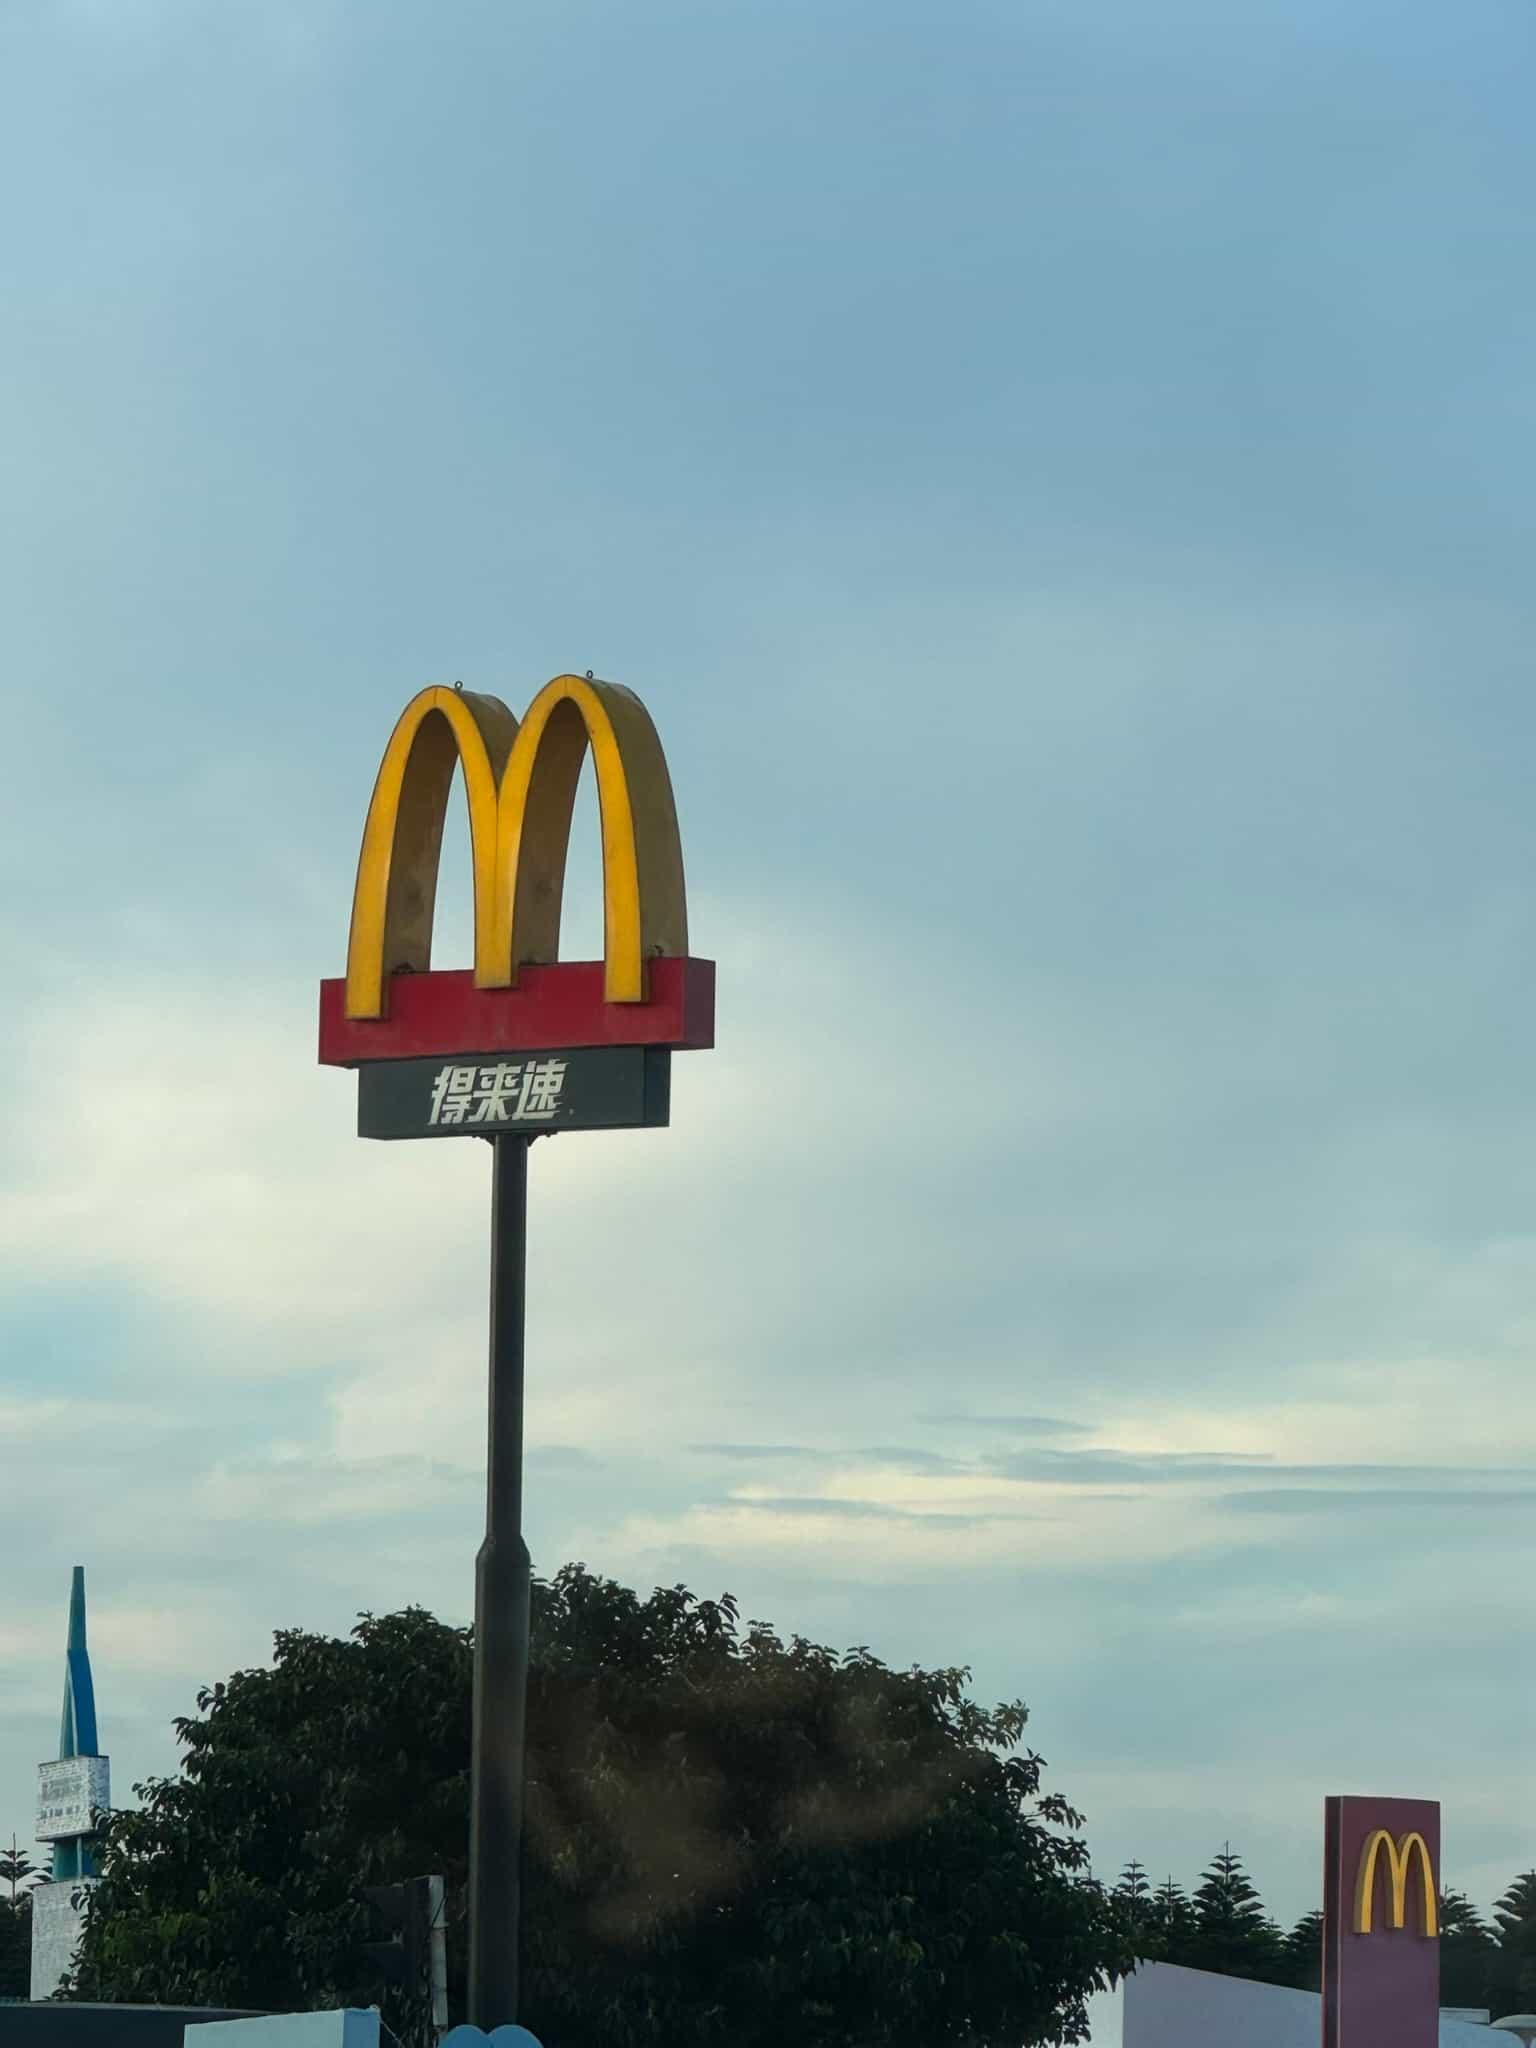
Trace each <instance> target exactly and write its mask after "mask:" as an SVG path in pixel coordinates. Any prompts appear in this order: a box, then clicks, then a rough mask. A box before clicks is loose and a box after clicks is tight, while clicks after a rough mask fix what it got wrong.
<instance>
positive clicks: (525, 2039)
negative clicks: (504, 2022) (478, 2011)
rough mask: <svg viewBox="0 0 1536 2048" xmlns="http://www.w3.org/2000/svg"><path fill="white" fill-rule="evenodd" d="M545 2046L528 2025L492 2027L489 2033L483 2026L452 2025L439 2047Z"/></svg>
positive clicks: (494, 2047) (522, 2047)
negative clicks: (487, 2044) (530, 2031)
mask: <svg viewBox="0 0 1536 2048" xmlns="http://www.w3.org/2000/svg"><path fill="white" fill-rule="evenodd" d="M487 2042H489V2043H490V2048H544V2044H543V2043H542V2042H541V2041H540V2039H539V2037H538V2035H537V2034H530V2033H529V2031H528V2029H527V2028H526V2027H492V2029H491V2031H490V2032H489V2033H487V2032H486V2031H485V2029H484V2028H483V2027H450V2028H449V2029H448V2031H447V2033H446V2034H444V2036H443V2038H442V2039H441V2041H439V2042H438V2044H437V2048H485V2044H486V2043H487Z"/></svg>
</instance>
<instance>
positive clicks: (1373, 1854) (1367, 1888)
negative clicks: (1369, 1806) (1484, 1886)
mask: <svg viewBox="0 0 1536 2048" xmlns="http://www.w3.org/2000/svg"><path fill="white" fill-rule="evenodd" d="M1383 1854H1385V1857H1386V1867H1387V1873H1388V1876H1389V1878H1390V1880H1391V1899H1392V1905H1391V1916H1390V1920H1389V1922H1388V1924H1389V1925H1390V1926H1392V1927H1403V1926H1406V1924H1407V1916H1408V1873H1409V1867H1410V1865H1411V1864H1413V1863H1415V1862H1416V1863H1417V1865H1418V1871H1419V1889H1420V1897H1421V1899H1422V1903H1423V1928H1422V1931H1423V1933H1424V1934H1425V1935H1426V1936H1428V1937H1429V1938H1430V1939H1431V1940H1433V1939H1434V1938H1435V1937H1436V1936H1437V1935H1438V1934H1439V1932H1440V1915H1439V1912H1438V1909H1437V1906H1436V1893H1435V1871H1434V1865H1433V1863H1432V1861H1431V1859H1430V1854H1429V1847H1428V1844H1427V1843H1426V1842H1425V1840H1424V1837H1423V1836H1422V1835H1421V1834H1420V1833H1419V1832H1418V1830H1417V1829H1413V1830H1412V1831H1411V1832H1409V1833H1408V1834H1405V1835H1399V1836H1398V1837H1397V1839H1396V1840H1395V1841H1394V1840H1393V1838H1392V1836H1391V1835H1390V1834H1389V1833H1388V1832H1387V1830H1386V1829H1385V1828H1376V1829H1374V1830H1373V1831H1372V1833H1370V1834H1369V1835H1367V1836H1366V1838H1365V1841H1364V1843H1363V1844H1362V1846H1361V1850H1360V1870H1359V1875H1358V1877H1357V1878H1356V1880H1355V1932H1356V1934H1370V1933H1372V1932H1373V1931H1374V1927H1375V1918H1374V1914H1375V1903H1376V1866H1377V1863H1378V1862H1379V1861H1380V1860H1381V1858H1382V1856H1383Z"/></svg>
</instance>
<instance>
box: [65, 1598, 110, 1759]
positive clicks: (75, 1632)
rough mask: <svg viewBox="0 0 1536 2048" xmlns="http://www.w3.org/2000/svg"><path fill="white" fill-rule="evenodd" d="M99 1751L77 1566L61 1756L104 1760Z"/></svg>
mask: <svg viewBox="0 0 1536 2048" xmlns="http://www.w3.org/2000/svg"><path fill="white" fill-rule="evenodd" d="M100 1754H101V1751H100V1750H99V1749H98V1748H97V1747H96V1688H95V1686H94V1685H92V1683H91V1656H90V1652H89V1651H88V1650H87V1649H86V1647H85V1566H84V1565H83V1564H77V1565H76V1566H75V1575H74V1579H73V1581H72V1582H71V1585H70V1589H69V1647H68V1649H67V1650H66V1651H65V1652H64V1718H63V1720H62V1721H61V1723H60V1724H59V1755H60V1756H61V1757H66V1756H100Z"/></svg>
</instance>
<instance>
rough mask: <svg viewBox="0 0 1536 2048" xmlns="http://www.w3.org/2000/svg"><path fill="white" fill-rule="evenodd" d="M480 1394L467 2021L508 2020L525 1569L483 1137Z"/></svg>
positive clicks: (516, 1173)
mask: <svg viewBox="0 0 1536 2048" xmlns="http://www.w3.org/2000/svg"><path fill="white" fill-rule="evenodd" d="M490 1142H491V1157H492V1161H493V1164H492V1168H491V1394H490V1432H489V1434H490V1446H489V1455H488V1458H487V1466H486V1494H485V1541H484V1543H482V1544H481V1546H480V1555H479V1557H478V1558H477V1559H476V1561H475V1703H474V1732H473V1736H472V1747H471V1752H470V1821H469V2020H470V2024H471V2025H472V2026H477V2027H483V2028H485V2030H486V2031H487V2032H489V2031H490V2030H491V2028H492V2027H499V2026H504V2025H507V2024H509V2023H510V2022H512V2021H514V2020H516V2018H517V1993H518V1968H517V1965H518V1907H519V1903H520V1892H521V1888H522V1870H521V1856H522V1835H523V1730H524V1722H525V1718H526V1712H527V1704H528V1602H529V1580H530V1576H531V1574H530V1568H529V1561H528V1546H527V1545H526V1543H524V1541H523V1530H522V1518H523V1321H524V1293H525V1280H526V1275H527V1265H528V1257H527V1253H528V1243H527V1236H528V1147H529V1145H530V1143H531V1142H532V1140H531V1139H528V1138H524V1137H512V1136H505V1137H503V1136H497V1137H495V1138H492V1139H491V1141H490Z"/></svg>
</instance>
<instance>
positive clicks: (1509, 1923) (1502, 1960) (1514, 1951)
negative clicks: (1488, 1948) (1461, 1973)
mask: <svg viewBox="0 0 1536 2048" xmlns="http://www.w3.org/2000/svg"><path fill="white" fill-rule="evenodd" d="M1493 1922H1494V1942H1495V1947H1494V1950H1493V1952H1492V1954H1491V1955H1490V1956H1489V1958H1488V1996H1487V1998H1486V1999H1479V2000H1477V2001H1476V2002H1477V2003H1478V2004H1487V2005H1491V2006H1492V2007H1493V2008H1494V2017H1495V2018H1497V2017H1498V2015H1499V2014H1500V2013H1506V2012H1516V2011H1519V2012H1530V2011H1531V2010H1532V2009H1533V2007H1536V1870H1527V1871H1525V1872H1524V1873H1523V1874H1522V1875H1521V1876H1519V1877H1517V1878H1516V1879H1515V1881H1514V1883H1513V1884H1512V1885H1511V1886H1510V1888H1509V1890H1508V1891H1507V1892H1506V1893H1505V1894H1504V1896H1503V1898H1502V1899H1500V1900H1499V1902H1498V1904H1497V1905H1496V1906H1495V1907H1494V1909H1493Z"/></svg>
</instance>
